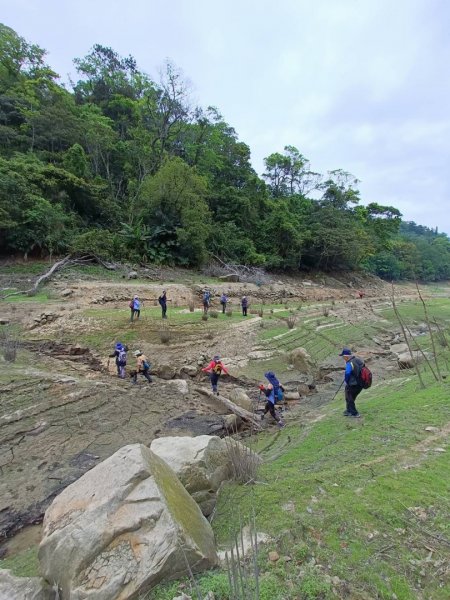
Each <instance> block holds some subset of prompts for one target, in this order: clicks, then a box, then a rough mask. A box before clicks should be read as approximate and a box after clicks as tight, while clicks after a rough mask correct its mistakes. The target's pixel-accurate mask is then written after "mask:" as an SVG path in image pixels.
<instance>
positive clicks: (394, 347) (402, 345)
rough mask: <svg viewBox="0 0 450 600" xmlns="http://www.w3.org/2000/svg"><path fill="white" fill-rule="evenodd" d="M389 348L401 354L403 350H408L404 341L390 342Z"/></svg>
mask: <svg viewBox="0 0 450 600" xmlns="http://www.w3.org/2000/svg"><path fill="white" fill-rule="evenodd" d="M389 350H390V351H391V352H393V353H394V354H403V353H404V352H408V344H406V343H405V342H403V343H400V344H392V346H391V347H390V348H389Z"/></svg>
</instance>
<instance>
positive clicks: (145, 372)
mask: <svg viewBox="0 0 450 600" xmlns="http://www.w3.org/2000/svg"><path fill="white" fill-rule="evenodd" d="M149 371H150V369H144V370H143V371H133V372H132V373H130V375H131V377H132V380H133V383H137V376H138V373H140V374H141V375H142V376H143V377H145V379H146V380H147V381H148V382H149V383H151V382H152V381H153V380H152V378H151V377H150V372H149Z"/></svg>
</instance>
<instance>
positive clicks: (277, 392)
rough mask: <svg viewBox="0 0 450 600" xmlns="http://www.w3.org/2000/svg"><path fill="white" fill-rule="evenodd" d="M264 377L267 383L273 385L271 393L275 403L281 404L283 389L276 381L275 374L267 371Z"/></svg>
mask: <svg viewBox="0 0 450 600" xmlns="http://www.w3.org/2000/svg"><path fill="white" fill-rule="evenodd" d="M264 377H265V378H266V379H267V381H268V382H269V383H271V384H272V385H273V393H274V396H275V403H277V402H283V400H284V387H283V386H282V385H281V383H280V382H279V381H278V379H277V377H276V375H275V373H274V372H273V371H267V372H266V373H264Z"/></svg>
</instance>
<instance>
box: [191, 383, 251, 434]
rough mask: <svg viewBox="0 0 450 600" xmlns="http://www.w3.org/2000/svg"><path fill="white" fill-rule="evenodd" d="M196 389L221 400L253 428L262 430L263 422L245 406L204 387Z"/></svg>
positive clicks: (204, 394)
mask: <svg viewBox="0 0 450 600" xmlns="http://www.w3.org/2000/svg"><path fill="white" fill-rule="evenodd" d="M194 389H195V391H196V392H198V393H199V394H203V396H207V397H208V398H212V399H214V400H217V401H219V402H220V403H221V404H223V406H224V407H225V408H226V409H227V410H229V411H231V412H232V413H234V414H235V415H237V416H238V417H240V418H241V419H242V420H243V421H244V423H247V424H248V425H251V426H252V427H253V429H256V430H257V431H261V429H262V428H261V424H260V423H259V422H258V420H257V419H256V417H255V415H254V414H253V413H251V412H249V411H248V410H245V408H241V407H240V406H237V405H236V404H235V403H234V402H231V400H228V398H225V396H222V395H220V394H219V395H218V396H217V395H216V394H213V393H212V392H210V391H209V390H207V389H206V388H204V387H200V386H195V387H194Z"/></svg>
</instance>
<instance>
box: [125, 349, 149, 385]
mask: <svg viewBox="0 0 450 600" xmlns="http://www.w3.org/2000/svg"><path fill="white" fill-rule="evenodd" d="M133 355H134V356H135V357H136V370H135V371H132V372H131V373H130V376H131V378H132V383H137V376H138V374H139V373H140V374H141V375H142V376H143V377H145V379H146V380H147V381H148V382H149V383H152V381H153V380H152V378H151V377H150V362H149V360H148V358H147V357H146V356H145V354H142V352H141V351H140V350H136V351H135V352H133Z"/></svg>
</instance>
